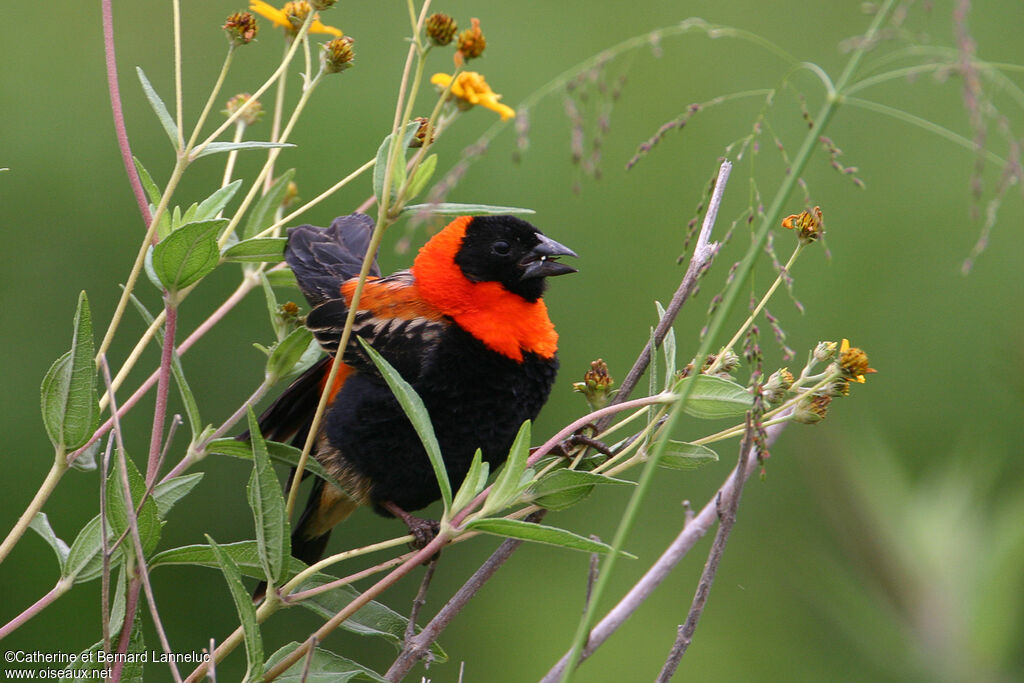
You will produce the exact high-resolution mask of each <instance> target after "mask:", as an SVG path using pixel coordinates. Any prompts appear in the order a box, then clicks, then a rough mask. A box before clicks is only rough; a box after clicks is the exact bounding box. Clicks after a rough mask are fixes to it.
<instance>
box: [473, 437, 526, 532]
mask: <svg viewBox="0 0 1024 683" xmlns="http://www.w3.org/2000/svg"><path fill="white" fill-rule="evenodd" d="M529 456H530V421H529V420H526V421H525V422H523V424H522V425H520V427H519V432H518V433H517V434H516V438H515V441H513V442H512V448H510V449H509V452H508V459H507V460H505V465H504V466H503V467H502V468H501V472H500V473H499V474H498V478H497V479H495V480H494V485H493V486H491V492H490V495H488V496H487V502H486V503H484V506H483V508H482V509H481V511H480V514H482V515H487V514H490V513H492V512H496V511H498V510H503V509H505V508H506V507H508V506H509V505H510V504H511V503H512V502H514V500H515V499H516V498H518V497H519V494H520V487H521V482H522V479H523V473H524V472H525V471H526V460H527V458H528V457H529Z"/></svg>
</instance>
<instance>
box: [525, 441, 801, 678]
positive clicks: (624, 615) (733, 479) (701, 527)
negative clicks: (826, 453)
mask: <svg viewBox="0 0 1024 683" xmlns="http://www.w3.org/2000/svg"><path fill="white" fill-rule="evenodd" d="M784 428H785V424H781V425H775V426H773V427H768V428H767V429H766V430H765V445H766V446H771V445H772V444H773V443H774V442H775V439H777V438H778V436H779V434H780V433H781V432H782V430H783V429H784ZM756 469H757V459H756V458H751V459H749V460H748V462H747V464H746V467H745V469H744V470H742V471H741V470H739V469H738V467H737V468H734V469H733V470H732V472H730V473H729V476H728V477H727V478H726V480H725V483H724V484H722V486H721V487H720V488H719V489H718V491H717V492H716V493H715V495H714V496H712V498H711V499H710V500H709V501H708V502H707V504H706V505H705V506H704V507H703V508H701V511H700V512H699V513H697V514H696V515H694V516H692V517H691V516H690V515H686V516H685V518H684V519H685V526H684V527H683V529H682V531H680V532H679V534H678V535H677V536H676V538H675V540H673V541H672V543H671V544H670V545H669V546H668V547H667V548H666V549H665V552H663V553H662V554H661V556H660V557H659V558H658V559H657V560H656V561H655V562H654V564H653V565H651V568H650V569H648V570H647V572H646V573H645V574H644V575H643V577H641V579H640V580H639V581H637V583H636V584H635V585H634V586H633V587H632V588H631V589H630V590H629V592H628V593H626V595H625V596H623V598H622V599H621V600H620V601H619V603H618V604H617V605H615V607H613V608H612V609H611V610H610V611H609V612H608V614H607V615H605V617H604V619H602V620H601V621H600V622H598V624H597V625H596V626H594V628H593V629H591V631H590V634H589V637H588V638H587V645H586V647H584V648H583V649H582V650H581V651H580V659H579V661H580V662H582V661H583V660H585V659H586V658H587V657H589V656H590V655H592V654H593V653H594V652H595V651H596V650H597V648H599V647H600V646H601V645H602V644H604V642H605V641H606V640H608V638H610V637H611V635H612V634H613V633H615V631H616V630H618V629H619V627H621V626H622V625H623V624H624V623H625V622H626V620H627V619H629V617H630V616H632V614H633V613H634V612H635V611H636V610H637V609H639V607H640V605H642V604H643V603H644V601H645V600H647V598H649V597H650V596H651V594H652V593H653V592H654V590H655V589H656V588H657V587H658V586H659V585H661V583H662V581H664V580H665V579H666V578H667V577H668V575H669V573H671V571H672V570H673V569H674V568H675V566H676V565H677V564H679V562H680V561H682V559H683V558H684V557H686V554H687V553H688V552H689V551H690V550H691V549H692V548H693V546H694V545H696V544H697V541H699V540H700V539H701V538H703V537H704V536H705V534H707V533H708V531H710V530H711V527H712V526H713V525H714V523H715V520H716V519H717V518H718V501H719V500H720V499H728V498H729V497H730V496H731V495H732V491H733V490H734V489H735V487H736V486H737V484H738V480H739V479H741V478H742V479H743V480H746V479H747V478H749V477H750V475H751V474H753V473H754V471H755V470H756ZM568 663H569V653H568V652H567V653H565V655H563V656H562V658H561V659H560V660H559V661H558V662H557V663H556V664H555V665H554V666H553V667H552V668H551V670H550V671H548V673H547V674H546V675H545V676H544V678H543V679H541V683H554V681H557V680H559V679H560V678H561V676H562V675H563V673H564V672H565V670H566V665H567V664H568Z"/></svg>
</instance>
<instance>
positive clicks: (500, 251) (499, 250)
mask: <svg viewBox="0 0 1024 683" xmlns="http://www.w3.org/2000/svg"><path fill="white" fill-rule="evenodd" d="M511 250H512V247H511V246H509V243H508V242H506V241H504V240H498V241H497V242H495V243H494V244H492V245H491V251H492V252H494V253H495V254H497V255H498V256H508V253H509V252H510V251H511Z"/></svg>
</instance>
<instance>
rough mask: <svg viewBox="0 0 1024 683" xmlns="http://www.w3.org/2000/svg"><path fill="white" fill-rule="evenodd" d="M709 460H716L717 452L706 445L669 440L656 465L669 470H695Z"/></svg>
mask: <svg viewBox="0 0 1024 683" xmlns="http://www.w3.org/2000/svg"><path fill="white" fill-rule="evenodd" d="M711 462H718V453H715V452H714V451H713V450H711V449H710V448H708V447H707V446H701V445H699V444H695V443H686V442H684V441H672V440H669V442H668V443H667V444H665V450H664V451H663V452H662V454H661V460H659V461H658V465H659V466H661V467H667V468H668V469H670V470H695V469H698V468H700V467H703V466H704V465H707V464H708V463H711Z"/></svg>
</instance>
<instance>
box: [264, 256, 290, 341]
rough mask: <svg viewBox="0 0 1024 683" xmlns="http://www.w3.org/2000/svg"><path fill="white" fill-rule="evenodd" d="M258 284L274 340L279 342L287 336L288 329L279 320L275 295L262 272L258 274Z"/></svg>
mask: <svg viewBox="0 0 1024 683" xmlns="http://www.w3.org/2000/svg"><path fill="white" fill-rule="evenodd" d="M260 284H261V285H262V286H263V298H264V299H266V301H267V313H268V314H269V315H270V326H271V327H272V328H274V338H275V339H277V340H278V341H281V340H282V339H284V337H285V335H286V334H288V328H287V326H286V325H285V323H284V321H283V320H282V319H281V310H280V308H279V307H278V303H277V295H276V294H274V290H273V288H272V287H271V286H270V278H268V277H267V274H266V273H265V272H262V271H261V272H260Z"/></svg>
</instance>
